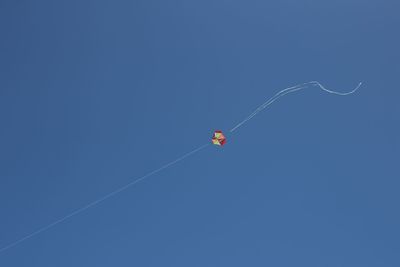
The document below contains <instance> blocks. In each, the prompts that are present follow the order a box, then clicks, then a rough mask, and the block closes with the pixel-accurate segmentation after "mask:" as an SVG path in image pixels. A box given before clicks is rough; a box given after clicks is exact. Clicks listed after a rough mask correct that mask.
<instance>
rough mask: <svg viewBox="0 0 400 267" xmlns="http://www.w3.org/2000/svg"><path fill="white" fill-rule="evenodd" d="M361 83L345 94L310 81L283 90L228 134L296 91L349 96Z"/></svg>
mask: <svg viewBox="0 0 400 267" xmlns="http://www.w3.org/2000/svg"><path fill="white" fill-rule="evenodd" d="M361 84H362V83H361V82H360V83H359V84H358V85H357V87H355V88H354V89H353V90H351V91H349V92H345V93H341V92H337V91H332V90H329V89H326V88H325V87H324V86H323V85H322V84H320V83H319V82H317V81H311V82H307V83H302V84H298V85H295V86H292V87H289V88H286V89H283V90H281V91H279V92H278V93H276V94H275V95H274V96H273V97H271V98H270V99H268V100H267V101H266V102H264V103H263V104H262V105H261V106H259V107H258V108H257V109H256V110H255V111H254V112H253V113H251V114H250V115H249V116H247V117H246V118H245V119H244V120H242V121H241V122H239V123H238V124H237V125H236V126H235V127H233V128H232V129H231V130H229V132H231V133H232V132H234V131H236V130H237V129H238V128H239V127H241V126H242V125H243V124H245V123H246V122H248V121H249V120H251V119H252V118H253V117H254V116H256V115H257V114H258V113H260V112H261V111H263V110H264V109H265V108H267V107H268V106H269V105H271V104H272V103H274V102H275V101H276V100H278V99H279V98H281V97H283V96H285V95H287V94H290V93H293V92H296V91H300V90H302V89H306V88H313V87H314V86H318V87H319V88H320V89H321V90H323V91H325V92H327V93H330V94H335V95H341V96H345V95H350V94H352V93H354V92H355V91H357V90H358V88H360V86H361Z"/></svg>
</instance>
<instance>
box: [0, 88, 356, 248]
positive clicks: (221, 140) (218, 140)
mask: <svg viewBox="0 0 400 267" xmlns="http://www.w3.org/2000/svg"><path fill="white" fill-rule="evenodd" d="M360 86H361V83H359V84H358V86H357V87H356V88H355V89H353V90H351V91H349V92H345V93H341V92H336V91H332V90H329V89H326V88H325V87H324V86H322V85H321V84H320V83H319V82H317V81H311V82H307V83H302V84H299V85H295V86H293V87H289V88H286V89H283V90H281V91H279V92H278V93H277V94H275V95H274V96H273V97H271V98H269V99H268V100H267V101H266V102H264V103H263V104H262V105H260V106H259V107H258V108H257V109H255V110H254V112H253V113H251V114H250V115H249V116H247V117H246V118H245V119H243V120H242V121H241V122H239V123H238V124H236V126H234V127H233V128H232V129H231V130H229V132H230V133H233V132H235V131H236V130H237V129H239V128H240V127H242V126H243V125H244V124H245V123H247V122H248V121H250V120H251V119H252V118H253V117H254V116H256V115H257V114H258V113H260V112H261V111H263V110H264V109H265V108H267V107H268V106H269V105H271V104H272V103H273V102H275V101H276V100H277V99H278V98H281V97H283V96H285V95H287V94H290V93H293V92H296V91H300V90H302V89H306V88H315V87H319V89H321V90H323V91H325V92H327V93H330V94H335V95H341V96H345V95H350V94H352V93H354V92H355V91H357V89H358V88H359V87H360ZM211 141H212V144H214V145H217V146H221V147H222V146H223V145H225V143H226V137H225V136H224V134H223V132H222V131H220V130H218V131H215V132H214V134H213V136H212V139H211ZM208 145H209V143H207V144H204V145H202V146H200V147H198V148H196V149H194V150H192V151H190V152H188V153H186V154H184V155H183V156H181V157H179V158H177V159H175V160H173V161H170V162H169V163H167V164H165V165H163V166H161V167H160V168H158V169H155V170H153V171H151V172H149V173H147V174H146V175H143V176H141V177H139V178H137V179H135V180H133V181H131V182H129V183H127V184H126V185H124V186H122V187H119V188H118V189H116V190H114V191H111V192H110V193H108V194H107V195H104V196H103V197H100V198H98V199H96V200H94V201H92V202H90V203H89V204H87V205H85V206H83V207H81V208H79V209H77V210H75V211H73V212H71V213H69V214H68V215H66V216H64V217H62V218H60V219H58V220H56V221H53V222H52V223H50V224H47V225H46V226H44V227H42V228H40V229H39V230H36V231H34V232H32V233H31V234H28V235H25V236H24V237H22V238H20V239H18V240H16V241H14V242H12V243H10V244H9V245H7V246H5V247H2V248H0V253H1V252H4V251H5V250H8V249H9V248H11V247H14V246H16V245H18V244H20V243H22V242H23V241H25V240H27V239H30V238H32V237H34V236H36V235H38V234H40V233H42V232H44V231H46V230H48V229H50V228H52V227H54V226H56V225H58V224H60V223H62V222H64V221H65V220H67V219H69V218H71V217H73V216H75V215H77V214H79V213H82V212H84V211H86V210H87V209H89V208H91V207H93V206H95V205H97V204H99V203H101V202H103V201H105V200H107V199H108V198H110V197H112V196H115V195H116V194H118V193H121V192H122V191H125V190H126V189H128V188H130V187H132V186H133V185H135V184H137V183H139V182H141V181H143V180H145V179H147V178H148V177H150V176H152V175H154V174H156V173H158V172H160V171H162V170H164V169H166V168H169V167H171V166H172V165H175V164H176V163H178V162H180V161H183V160H184V159H186V158H188V157H190V156H191V155H193V154H195V153H197V152H199V151H200V150H203V149H204V148H206V147H207V146H208Z"/></svg>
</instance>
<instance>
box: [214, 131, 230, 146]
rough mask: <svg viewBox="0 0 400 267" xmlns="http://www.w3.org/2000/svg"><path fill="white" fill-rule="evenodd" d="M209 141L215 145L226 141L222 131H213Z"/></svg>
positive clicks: (223, 143) (221, 144) (220, 144)
mask: <svg viewBox="0 0 400 267" xmlns="http://www.w3.org/2000/svg"><path fill="white" fill-rule="evenodd" d="M211 141H212V143H213V144H214V145H216V146H223V145H225V143H226V138H225V136H224V134H223V133H222V131H215V132H214V134H213V137H212V139H211Z"/></svg>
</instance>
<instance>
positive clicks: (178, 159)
mask: <svg viewBox="0 0 400 267" xmlns="http://www.w3.org/2000/svg"><path fill="white" fill-rule="evenodd" d="M208 145H209V144H205V145H202V146H200V147H198V148H196V149H194V150H192V151H190V152H188V153H186V154H185V155H183V156H181V157H179V158H177V159H176V160H174V161H171V162H169V163H167V164H165V165H163V166H161V167H160V168H158V169H156V170H154V171H151V172H149V173H147V174H146V175H144V176H142V177H140V178H138V179H136V180H134V181H132V182H130V183H128V184H126V185H124V186H122V187H120V188H118V189H116V190H114V191H112V192H111V193H108V194H107V195H105V196H103V197H101V198H98V199H97V200H94V201H92V202H90V203H89V204H87V205H85V206H83V207H81V208H79V209H77V210H75V211H73V212H71V213H70V214H68V215H66V216H64V217H62V218H60V219H58V220H56V221H54V222H52V223H50V224H48V225H46V226H44V227H42V228H40V229H39V230H36V231H34V232H32V233H30V234H28V235H26V236H24V237H22V238H20V239H18V240H17V241H14V242H12V243H10V244H9V245H7V246H5V247H3V248H1V249H0V253H1V252H4V251H5V250H7V249H9V248H12V247H14V246H16V245H18V244H19V243H21V242H23V241H25V240H27V239H29V238H32V237H34V236H36V235H38V234H40V233H42V232H44V231H46V230H48V229H50V228H52V227H53V226H56V225H58V224H60V223H62V222H64V221H65V220H67V219H69V218H71V217H73V216H75V215H77V214H79V213H82V212H84V211H85V210H87V209H89V208H91V207H93V206H95V205H97V204H99V203H100V202H103V201H104V200H106V199H108V198H110V197H112V196H114V195H116V194H118V193H120V192H122V191H124V190H126V189H128V188H129V187H131V186H133V185H135V184H137V183H139V182H141V181H143V180H145V179H146V178H149V177H150V176H152V175H154V174H156V173H158V172H160V171H162V170H164V169H166V168H168V167H171V166H172V165H174V164H176V163H178V162H179V161H182V160H184V159H186V158H187V157H189V156H191V155H193V154H194V153H196V152H198V151H200V150H202V149H204V148H205V147H207V146H208Z"/></svg>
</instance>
